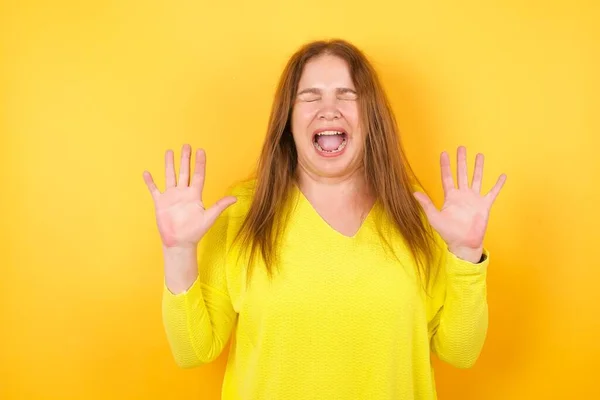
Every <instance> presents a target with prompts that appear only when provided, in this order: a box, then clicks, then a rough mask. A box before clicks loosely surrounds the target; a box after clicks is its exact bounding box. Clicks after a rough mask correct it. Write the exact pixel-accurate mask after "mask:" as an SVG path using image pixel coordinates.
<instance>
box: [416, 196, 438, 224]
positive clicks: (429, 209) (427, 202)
mask: <svg viewBox="0 0 600 400" xmlns="http://www.w3.org/2000/svg"><path fill="white" fill-rule="evenodd" d="M413 196H414V197H415V199H417V201H418V202H419V204H421V207H423V211H425V214H426V215H427V217H429V218H431V217H432V216H433V215H435V213H436V211H437V208H436V207H435V205H434V204H433V202H432V201H431V199H430V198H429V196H427V195H426V194H425V193H422V192H414V193H413Z"/></svg>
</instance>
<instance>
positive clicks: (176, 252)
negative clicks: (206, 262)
mask: <svg viewBox="0 0 600 400" xmlns="http://www.w3.org/2000/svg"><path fill="white" fill-rule="evenodd" d="M163 258H164V273H165V283H166V285H167V287H168V288H169V290H170V291H171V292H172V293H174V294H177V293H181V292H184V291H186V290H187V289H189V288H190V286H192V284H193V283H194V282H195V281H196V279H197V277H198V259H197V249H196V247H168V248H164V249H163Z"/></svg>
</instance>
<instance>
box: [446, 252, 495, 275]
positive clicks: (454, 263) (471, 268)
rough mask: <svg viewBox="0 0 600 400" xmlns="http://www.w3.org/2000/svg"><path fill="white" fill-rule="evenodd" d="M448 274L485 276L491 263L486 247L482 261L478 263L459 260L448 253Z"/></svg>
mask: <svg viewBox="0 0 600 400" xmlns="http://www.w3.org/2000/svg"><path fill="white" fill-rule="evenodd" d="M447 257H448V265H447V273H448V274H451V275H478V274H485V273H486V272H487V267H488V265H489V263H490V253H489V251H488V250H487V249H486V248H485V247H484V248H483V254H482V260H481V261H480V262H478V263H473V262H471V261H467V260H463V259H461V258H458V257H457V256H456V255H455V254H454V253H452V252H450V251H447Z"/></svg>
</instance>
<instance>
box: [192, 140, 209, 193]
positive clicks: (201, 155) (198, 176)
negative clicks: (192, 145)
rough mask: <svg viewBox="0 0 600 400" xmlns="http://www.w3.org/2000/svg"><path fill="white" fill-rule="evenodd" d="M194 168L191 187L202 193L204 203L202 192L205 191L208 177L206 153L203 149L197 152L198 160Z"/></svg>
mask: <svg viewBox="0 0 600 400" xmlns="http://www.w3.org/2000/svg"><path fill="white" fill-rule="evenodd" d="M195 164H196V165H195V166H194V175H192V183H191V185H192V186H193V187H194V188H196V189H197V191H198V192H199V193H200V201H202V191H203V190H204V177H205V175H206V153H205V152H204V150H203V149H198V150H196V160H195Z"/></svg>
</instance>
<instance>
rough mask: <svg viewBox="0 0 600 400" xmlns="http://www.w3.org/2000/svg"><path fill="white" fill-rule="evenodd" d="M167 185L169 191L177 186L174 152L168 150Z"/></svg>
mask: <svg viewBox="0 0 600 400" xmlns="http://www.w3.org/2000/svg"><path fill="white" fill-rule="evenodd" d="M165 183H166V188H167V189H168V188H171V187H174V186H175V184H176V182H175V166H174V161H173V150H167V152H166V153H165Z"/></svg>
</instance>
